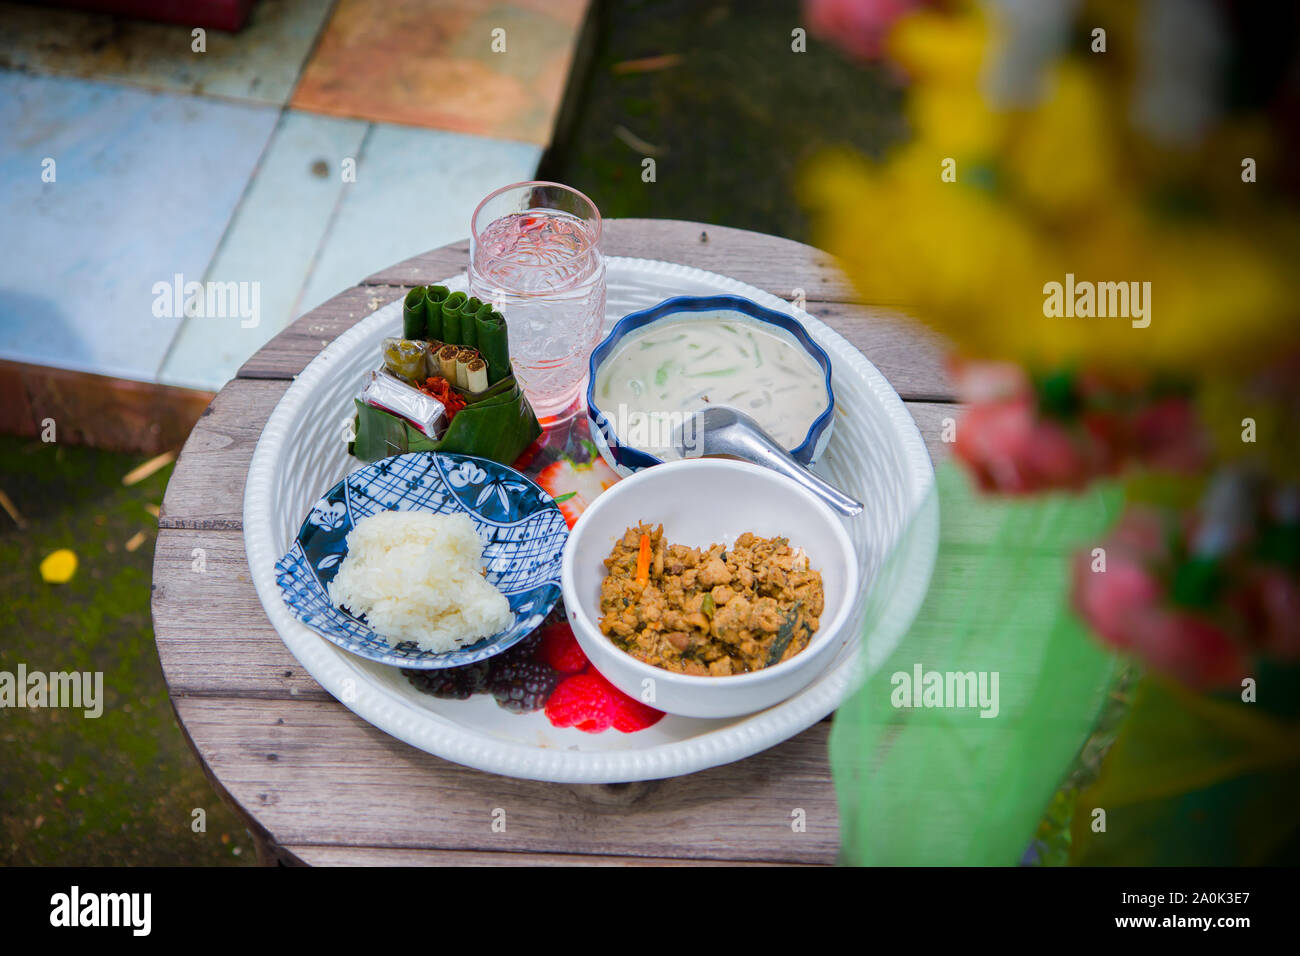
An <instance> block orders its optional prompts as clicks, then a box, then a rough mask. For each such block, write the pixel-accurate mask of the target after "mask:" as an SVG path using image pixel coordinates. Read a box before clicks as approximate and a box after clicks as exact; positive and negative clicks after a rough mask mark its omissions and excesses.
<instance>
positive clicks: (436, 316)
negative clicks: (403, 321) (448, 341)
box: [417, 285, 450, 342]
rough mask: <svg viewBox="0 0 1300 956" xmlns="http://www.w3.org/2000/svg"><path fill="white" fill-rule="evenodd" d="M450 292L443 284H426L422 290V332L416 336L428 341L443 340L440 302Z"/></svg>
mask: <svg viewBox="0 0 1300 956" xmlns="http://www.w3.org/2000/svg"><path fill="white" fill-rule="evenodd" d="M448 295H450V293H449V292H448V291H447V287H446V286H445V285H431V286H426V287H425V290H424V334H423V335H420V336H417V338H422V339H428V340H429V341H430V342H442V341H445V340H444V339H443V337H442V303H443V302H445V301H447V296H448Z"/></svg>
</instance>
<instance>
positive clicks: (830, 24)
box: [803, 0, 924, 60]
mask: <svg viewBox="0 0 1300 956" xmlns="http://www.w3.org/2000/svg"><path fill="white" fill-rule="evenodd" d="M923 5H924V0H804V6H803V9H804V15H805V16H806V17H807V18H808V26H809V28H810V29H811V31H812V32H813V33H815V34H816V35H818V36H820V37H822V38H823V39H825V40H827V41H828V42H830V43H834V44H835V45H836V46H838V47H840V48H841V49H843V50H845V51H846V52H848V53H850V54H852V55H853V56H856V57H858V58H859V59H864V60H869V59H875V58H876V57H878V56H880V52H881V48H882V46H883V43H884V39H885V35H886V34H887V33H888V32H889V28H890V27H892V26H893V25H894V21H895V20H897V19H899V18H900V17H902V16H903V15H904V14H906V13H907V12H909V11H910V10H914V9H915V8H917V7H920V6H923Z"/></svg>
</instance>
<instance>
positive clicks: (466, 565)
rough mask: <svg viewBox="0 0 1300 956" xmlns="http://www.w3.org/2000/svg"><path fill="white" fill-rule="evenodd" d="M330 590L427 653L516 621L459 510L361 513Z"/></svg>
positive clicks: (383, 630) (340, 602) (341, 602)
mask: <svg viewBox="0 0 1300 956" xmlns="http://www.w3.org/2000/svg"><path fill="white" fill-rule="evenodd" d="M329 593H330V600H332V601H333V602H334V603H335V605H337V606H339V607H344V608H347V610H349V611H351V612H352V613H353V614H358V615H359V614H364V615H365V616H366V621H367V622H368V623H369V624H370V626H371V627H372V628H374V629H375V630H376V631H378V632H379V633H380V634H382V635H384V636H385V637H387V638H389V639H390V640H392V641H394V642H401V641H414V642H415V643H416V644H418V645H419V646H420V647H421V648H423V649H425V650H430V651H451V650H455V649H456V648H457V647H459V646H462V645H465V644H473V643H474V642H475V641H477V640H480V639H482V638H484V637H489V636H491V635H493V634H496V633H498V632H499V631H503V630H505V629H506V628H507V627H509V626H510V624H511V622H512V621H513V620H514V614H513V613H512V612H511V610H510V602H509V601H507V600H506V597H505V595H504V594H502V593H501V592H500V591H498V590H497V589H496V588H495V587H493V586H492V585H491V584H489V583H488V582H487V580H486V579H484V577H483V542H482V541H480V540H479V537H478V532H477V531H476V530H475V527H474V522H473V521H472V520H470V518H469V516H468V515H465V514H454V515H436V514H429V513H428V512H425V511H381V512H379V513H377V514H373V515H370V516H369V517H367V518H362V519H361V520H360V521H358V522H357V524H356V526H355V527H354V528H353V529H352V532H351V533H350V534H349V535H348V554H347V557H346V558H344V559H343V564H342V565H341V566H340V567H339V571H338V574H337V575H336V576H335V578H334V580H333V581H331V582H330V585H329Z"/></svg>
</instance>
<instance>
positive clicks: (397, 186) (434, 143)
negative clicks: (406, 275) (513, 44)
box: [298, 123, 542, 313]
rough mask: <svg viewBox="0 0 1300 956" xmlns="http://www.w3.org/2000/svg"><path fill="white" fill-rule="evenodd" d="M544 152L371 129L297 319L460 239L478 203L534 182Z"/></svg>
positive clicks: (405, 129)
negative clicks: (512, 186) (504, 189)
mask: <svg viewBox="0 0 1300 956" xmlns="http://www.w3.org/2000/svg"><path fill="white" fill-rule="evenodd" d="M541 152H542V151H541V149H540V148H539V147H537V146H533V145H530V144H528V143H513V142H507V141H505V140H497V139H487V138H484V137H479V136H468V135H464V134H460V133H448V132H443V131H440V130H427V129H418V128H415V127H410V126H395V125H392V124H388V123H376V124H375V126H374V127H373V129H372V130H371V133H370V135H369V136H367V138H366V142H365V145H364V146H363V147H362V151H361V157H360V161H359V163H358V165H357V181H356V182H355V183H350V184H348V185H346V186H345V187H344V190H343V198H342V201H341V203H340V205H339V209H338V214H337V216H336V217H335V218H334V222H333V224H332V225H331V227H330V231H329V234H328V235H327V236H326V237H325V242H324V245H323V246H322V248H321V251H320V255H319V256H318V257H317V260H316V266H315V268H314V269H313V270H312V273H311V277H310V278H309V280H308V282H307V287H306V290H305V291H304V292H303V296H302V300H301V302H300V303H299V306H298V311H299V312H300V313H301V312H307V311H309V310H310V309H314V308H315V307H316V306H318V305H320V304H321V303H322V302H324V301H325V300H326V299H328V298H330V297H331V296H334V295H337V294H338V293H340V292H342V291H343V290H344V289H346V288H348V287H349V286H352V285H355V284H356V283H357V282H359V281H361V280H362V279H364V278H365V277H366V276H368V275H370V274H371V273H374V272H378V271H379V270H380V269H382V268H384V267H385V266H389V265H392V264H393V263H395V262H400V261H401V260H403V259H406V258H409V257H410V256H414V255H417V254H418V253H421V252H427V251H428V250H429V249H435V248H437V247H438V246H442V245H446V244H447V243H450V242H455V241H456V240H458V239H464V238H465V237H466V236H468V235H469V219H470V215H471V214H472V213H473V212H474V208H475V207H476V206H477V205H478V204H479V201H480V200H481V199H482V198H483V197H484V196H486V195H487V194H488V193H490V192H492V190H494V189H496V188H498V187H499V186H505V185H508V184H510V183H514V182H519V181H521V180H527V179H531V178H532V177H533V176H534V174H535V173H536V170H537V163H538V161H539V160H540V159H541Z"/></svg>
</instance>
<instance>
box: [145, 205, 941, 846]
mask: <svg viewBox="0 0 1300 956" xmlns="http://www.w3.org/2000/svg"><path fill="white" fill-rule="evenodd" d="M605 225H606V232H605V237H604V242H603V248H604V251H605V252H606V254H607V255H618V256H635V257H643V258H651V259H663V260H668V261H672V262H680V263H683V264H685V265H690V266H694V267H697V268H701V269H706V270H710V271H714V272H719V273H722V274H725V275H729V276H732V277H734V278H737V279H740V280H742V281H745V282H749V283H752V284H753V285H756V286H758V287H759V288H762V289H764V290H766V291H768V292H772V293H773V294H776V295H779V296H782V297H783V298H787V299H789V298H792V297H793V296H796V295H798V294H799V290H802V292H803V294H804V295H805V296H806V299H807V303H806V308H807V310H808V312H810V313H811V314H812V315H815V316H817V317H818V318H820V319H822V320H823V321H825V322H826V323H827V324H829V325H830V326H831V327H832V328H834V329H835V330H836V331H838V332H839V333H840V334H842V335H844V336H845V337H846V338H847V339H848V340H849V341H850V342H852V343H853V344H854V345H856V346H857V347H858V348H859V349H861V350H862V351H863V352H864V354H866V356H867V357H868V358H869V359H871V360H872V362H874V363H875V364H876V366H877V367H878V368H880V370H881V371H882V372H883V373H884V374H885V376H886V377H887V378H888V379H889V380H890V382H891V383H892V384H893V385H894V387H895V388H896V389H897V390H898V392H899V394H900V395H902V396H903V398H904V399H905V400H907V408H908V410H909V411H910V412H911V413H912V417H913V419H914V420H915V421H916V423H917V426H918V428H919V430H920V432H921V435H922V437H923V438H924V439H925V442H926V446H927V447H928V448H929V449H930V453H931V455H932V457H934V458H935V459H936V460H937V459H939V458H941V457H943V456H944V455H945V454H946V453H947V448H946V446H945V445H944V443H943V442H942V441H941V439H940V436H941V430H942V427H943V422H944V419H946V418H948V417H950V416H955V415H956V414H957V407H956V406H955V405H953V404H951V400H952V392H951V384H950V382H949V381H948V378H947V376H946V374H945V372H944V367H943V359H942V356H943V346H942V343H941V342H940V341H939V340H938V339H937V338H935V337H934V336H933V335H931V334H929V333H927V332H925V331H924V330H922V329H920V328H919V327H918V326H917V325H915V324H914V323H912V322H910V321H909V320H908V319H907V318H906V317H905V316H904V315H902V314H901V313H900V312H898V311H894V310H891V309H887V308H876V307H870V306H867V305H865V304H863V303H861V302H860V301H858V296H857V294H856V293H855V291H854V290H853V289H852V287H851V286H850V285H849V284H848V282H847V281H846V280H845V279H844V277H843V276H842V275H841V274H840V273H839V272H838V271H837V270H836V268H835V266H834V264H833V262H832V261H831V259H830V258H829V257H828V256H827V255H826V254H825V253H822V252H820V251H818V250H816V249H812V248H811V247H808V246H805V245H802V244H800V243H796V242H791V241H789V240H784V239H778V238H774V237H771V236H762V235H759V234H756V233H751V232H746V231H743V230H738V229H729V228H725V227H719V226H712V225H703V224H700V223H691V222H678V221H671V220H608V221H606V224H605ZM467 255H468V243H467V242H460V243H455V244H452V245H450V246H445V247H443V248H441V249H436V250H433V251H432V252H429V253H426V254H424V255H421V256H417V257H415V258H413V259H409V260H407V261H405V262H401V263H398V264H396V265H394V266H392V267H390V268H388V269H385V270H383V271H382V272H380V273H377V274H375V275H374V276H371V277H369V278H368V279H366V280H365V281H364V282H363V283H362V284H361V285H359V286H356V287H355V288H351V289H348V290H346V291H344V292H343V293H341V294H340V295H338V296H336V297H335V298H333V299H331V300H330V301H329V302H326V303H325V304H324V305H322V306H320V307H319V308H317V309H315V310H313V311H312V312H310V313H308V314H307V315H305V316H303V317H302V318H300V319H298V320H297V321H296V322H294V323H293V324H292V325H291V326H289V328H287V329H286V330H285V331H283V332H282V333H280V334H279V335H278V336H276V337H275V338H274V339H272V340H271V341H270V342H268V343H267V345H266V346H265V347H264V348H262V349H261V350H260V351H259V352H258V353H257V354H256V355H254V356H253V357H252V358H250V359H249V360H248V362H246V363H245V365H244V366H243V368H241V369H240V371H239V374H238V376H237V377H236V378H235V379H234V380H233V381H231V382H230V383H229V384H228V385H227V386H226V387H225V388H223V389H222V391H221V392H220V393H219V394H218V395H217V397H216V398H215V400H214V401H213V402H212V404H211V406H209V408H208V409H207V411H205V412H204V414H203V415H202V417H200V419H199V421H198V424H197V425H196V426H195V427H194V430H193V432H192V433H191V434H190V436H189V439H188V440H187V441H186V443H185V446H184V449H183V450H182V452H181V455H180V457H179V459H178V461H177V465H176V469H175V472H174V474H173V476H172V479H171V482H170V484H169V485H168V488H167V493H166V496H165V498H164V501H163V505H162V512H161V516H160V518H159V536H158V543H157V549H156V553H155V559H154V585H153V587H154V592H153V616H154V630H155V634H156V639H157V643H158V651H159V655H160V657H161V659H162V665H163V668H164V672H165V674H166V678H167V682H168V686H169V688H170V691H171V694H172V700H173V706H174V708H175V711H176V714H177V719H178V720H179V721H180V723H181V726H182V728H183V729H184V730H185V732H186V733H187V734H188V735H189V737H190V739H191V741H192V743H193V745H194V748H195V751H196V753H197V754H198V755H199V756H200V758H201V759H202V761H203V762H204V764H205V769H206V771H207V772H208V774H209V775H210V777H211V778H212V779H213V781H214V783H215V784H216V785H217V786H218V788H219V790H220V791H221V792H222V793H223V794H225V795H226V796H227V797H228V798H229V799H230V800H231V801H232V802H234V803H235V804H236V806H237V807H238V808H239V809H240V810H241V812H243V813H244V814H245V815H246V816H247V817H248V819H249V823H250V828H251V829H253V831H254V832H255V833H256V834H258V835H259V837H260V838H261V839H262V840H263V841H264V843H265V844H266V845H265V846H263V848H262V856H263V859H265V860H268V861H276V860H278V861H280V862H289V863H309V864H350V865H518V864H521V863H528V864H537V865H559V866H563V865H573V864H577V863H583V864H585V863H601V864H622V865H672V864H675V863H683V862H689V863H707V862H715V863H718V862H724V863H725V862H731V863H736V862H744V863H756V864H758V863H796V864H829V863H833V862H835V858H836V854H837V852H838V823H837V819H838V818H837V815H836V809H835V797H834V790H833V786H832V783H831V776H830V768H829V765H828V762H827V757H826V746H825V745H826V735H827V733H829V728H830V724H829V722H828V721H823V722H821V723H819V724H817V725H815V726H813V727H811V728H809V729H808V730H807V731H805V732H804V733H802V734H800V735H798V736H797V737H795V738H792V739H791V740H788V741H786V742H785V743H783V744H781V745H780V746H778V747H774V748H772V749H771V750H768V751H766V752H764V753H761V754H757V755H755V756H753V757H750V758H748V759H745V760H742V761H739V762H737V763H733V764H728V765H726V766H723V767H717V768H714V769H712V770H707V771H703V772H700V773H696V774H690V775H688V776H685V777H677V778H673V779H670V780H661V781H651V782H646V783H638V784H627V785H618V786H615V785H565V784H546V783H537V782H533V781H524V780H514V779H510V778H506V777H500V776H496V775H493V774H487V773H482V772H479V771H475V770H470V769H467V768H464V767H461V766H458V765H456V764H452V763H449V762H447V761H445V760H441V759H440V758H437V757H434V756H431V755H429V754H426V753H423V752H422V751H419V750H417V749H415V748H412V747H410V746H408V745H406V744H404V743H401V742H400V741H398V740H396V739H394V738H392V737H389V736H388V735H387V734H385V733H383V732H382V731H380V730H378V729H376V728H375V727H372V726H371V725H369V724H368V723H366V722H365V721H363V720H361V719H360V718H359V717H357V716H356V715H354V714H353V713H352V712H351V711H349V710H348V709H347V708H346V707H344V706H343V705H342V704H340V703H338V702H336V701H335V700H334V699H333V698H332V697H331V696H330V695H329V694H328V693H326V692H325V691H324V690H323V689H322V688H321V687H320V686H319V685H318V684H317V683H316V682H315V681H314V680H313V679H312V678H311V676H310V675H308V674H307V673H306V671H305V670H304V669H303V668H302V666H301V665H300V664H299V663H298V661H297V660H296V659H295V658H294V657H293V655H292V654H290V653H289V651H288V649H287V648H286V647H285V646H284V644H283V643H282V642H281V640H280V638H279V636H278V635H277V634H276V632H275V630H274V628H272V626H271V624H270V622H269V621H268V620H267V617H266V614H265V612H264V611H263V609H262V607H261V604H260V602H259V601H258V598H257V594H256V592H255V590H254V588H253V584H252V579H251V575H250V573H249V569H248V563H247V559H246V557H245V554H244V545H243V534H242V513H243V494H244V482H245V478H246V476H247V473H248V466H249V463H250V461H251V459H252V455H253V450H254V448H255V447H256V444H257V441H258V437H259V436H260V434H261V430H262V427H263V425H264V424H265V422H266V420H267V419H268V417H269V416H270V414H271V412H272V410H273V409H274V408H275V405H276V403H277V402H278V401H279V400H280V398H281V396H283V394H284V392H285V390H286V389H288V387H289V385H290V383H291V382H292V379H293V377H294V376H295V375H297V374H298V373H299V372H301V371H302V369H303V368H304V367H305V366H306V365H307V363H308V362H310V361H311V359H312V358H313V357H315V355H316V354H317V353H319V352H320V350H321V349H322V348H324V347H325V345H327V344H328V343H329V342H330V341H332V340H333V339H334V338H335V337H337V336H338V335H339V334H341V333H342V332H343V331H345V330H346V329H348V328H350V327H351V326H352V325H354V324H355V323H356V322H358V321H360V320H361V319H362V318H364V317H365V316H367V315H369V314H370V313H371V312H373V311H374V310H375V309H377V308H380V307H381V306H383V305H384V304H386V303H388V302H390V301H392V300H393V299H396V298H399V297H400V296H402V295H404V294H405V292H406V289H407V288H409V287H410V286H412V285H417V284H422V283H427V282H431V281H434V280H437V279H442V278H445V277H447V276H449V275H453V274H455V273H456V272H459V271H461V270H462V269H463V268H464V266H465V261H466V258H467ZM200 555H201V561H200V563H199V565H197V566H201V570H196V560H198V559H199V556H200ZM796 809H800V810H803V812H804V813H805V814H806V817H807V830H806V832H802V833H796V832H794V831H793V830H792V828H791V826H790V822H791V819H792V816H791V814H792V813H793V812H794V811H795V810H796ZM494 810H502V811H504V814H505V820H506V828H505V830H504V832H498V831H494V829H493V828H492V825H491V824H492V820H493V811H494Z"/></svg>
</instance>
